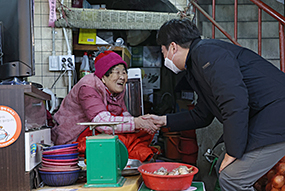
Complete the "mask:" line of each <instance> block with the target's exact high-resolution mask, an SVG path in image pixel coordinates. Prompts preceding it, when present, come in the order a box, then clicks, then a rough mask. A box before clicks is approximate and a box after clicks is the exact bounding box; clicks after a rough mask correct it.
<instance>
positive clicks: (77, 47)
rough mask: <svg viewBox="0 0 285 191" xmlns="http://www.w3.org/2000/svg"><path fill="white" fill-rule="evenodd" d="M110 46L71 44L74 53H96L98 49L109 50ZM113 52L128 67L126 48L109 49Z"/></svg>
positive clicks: (129, 59) (127, 51)
mask: <svg viewBox="0 0 285 191" xmlns="http://www.w3.org/2000/svg"><path fill="white" fill-rule="evenodd" d="M110 46H111V45H89V44H77V43H74V44H73V50H74V51H97V50H99V49H98V47H99V48H100V47H106V48H107V49H108V48H110ZM111 50H113V51H114V52H116V53H118V54H119V55H120V56H121V57H122V59H123V60H124V61H125V62H126V63H127V64H128V66H129V67H130V61H131V53H130V51H129V49H128V48H127V47H120V46H113V48H112V49H111Z"/></svg>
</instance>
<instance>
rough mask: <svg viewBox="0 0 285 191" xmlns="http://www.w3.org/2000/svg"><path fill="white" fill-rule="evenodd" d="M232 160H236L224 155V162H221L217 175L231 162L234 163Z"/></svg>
mask: <svg viewBox="0 0 285 191" xmlns="http://www.w3.org/2000/svg"><path fill="white" fill-rule="evenodd" d="M234 160H236V158H234V157H232V156H230V155H228V154H227V153H226V154H225V157H224V160H223V161H222V164H221V166H220V169H219V173H221V172H222V170H224V168H226V167H227V166H228V165H229V164H231V163H232V162H234Z"/></svg>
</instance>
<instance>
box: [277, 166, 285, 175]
mask: <svg viewBox="0 0 285 191" xmlns="http://www.w3.org/2000/svg"><path fill="white" fill-rule="evenodd" d="M276 170H277V173H278V174H281V175H285V163H278V165H277V167H276Z"/></svg>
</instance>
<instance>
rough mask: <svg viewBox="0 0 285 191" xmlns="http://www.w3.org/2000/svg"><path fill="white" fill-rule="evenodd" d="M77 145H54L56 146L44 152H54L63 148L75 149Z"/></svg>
mask: <svg viewBox="0 0 285 191" xmlns="http://www.w3.org/2000/svg"><path fill="white" fill-rule="evenodd" d="M77 146H78V143H73V144H65V145H56V146H52V147H47V148H44V149H43V150H44V151H48V150H56V149H63V148H69V149H71V148H77Z"/></svg>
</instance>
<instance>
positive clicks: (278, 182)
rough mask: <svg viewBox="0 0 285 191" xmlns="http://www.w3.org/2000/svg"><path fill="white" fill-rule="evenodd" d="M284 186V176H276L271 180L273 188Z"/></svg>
mask: <svg viewBox="0 0 285 191" xmlns="http://www.w3.org/2000/svg"><path fill="white" fill-rule="evenodd" d="M283 185H284V176H283V175H276V176H274V177H273V178H272V186H273V187H274V188H281V187H282V186H283Z"/></svg>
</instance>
